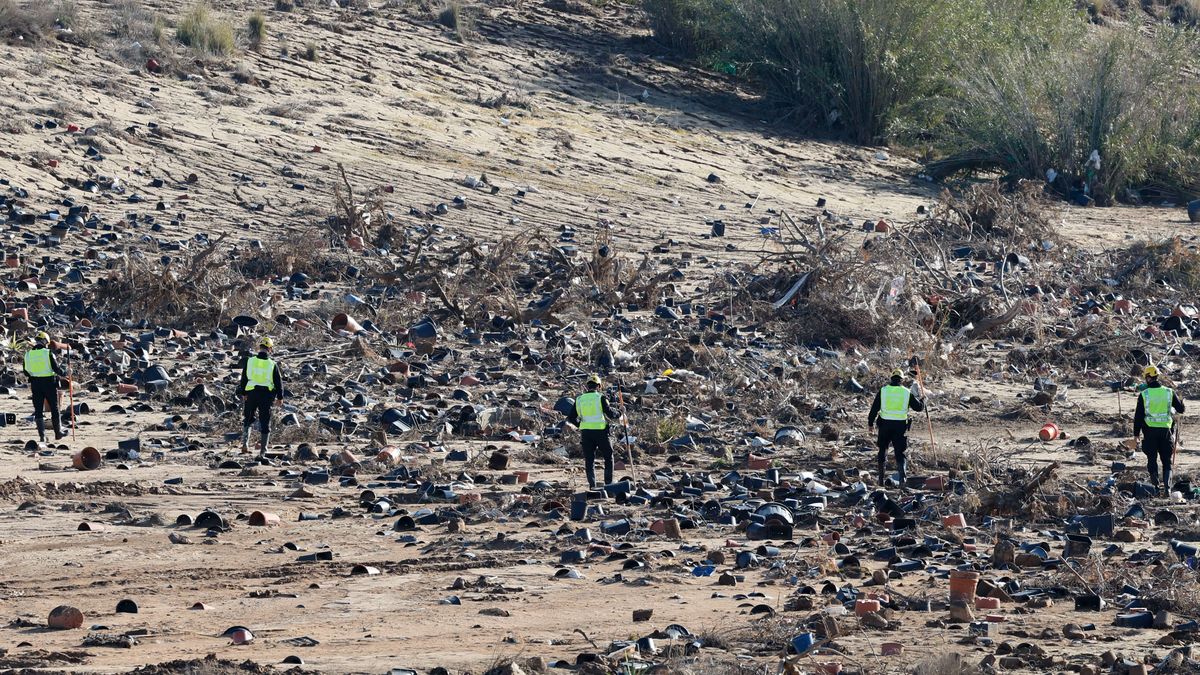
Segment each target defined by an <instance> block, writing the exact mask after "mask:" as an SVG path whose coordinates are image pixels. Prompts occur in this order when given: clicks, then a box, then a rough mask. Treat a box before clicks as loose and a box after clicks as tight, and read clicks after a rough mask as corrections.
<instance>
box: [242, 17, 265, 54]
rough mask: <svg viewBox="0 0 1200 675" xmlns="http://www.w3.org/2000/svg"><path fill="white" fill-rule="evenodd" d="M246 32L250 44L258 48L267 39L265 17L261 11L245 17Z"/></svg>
mask: <svg viewBox="0 0 1200 675" xmlns="http://www.w3.org/2000/svg"><path fill="white" fill-rule="evenodd" d="M246 32H247V34H248V35H249V38H250V46H251V47H254V48H255V49H258V47H260V46H261V45H262V43H263V40H266V39H267V17H265V16H263V13H262V12H254V13H253V14H251V15H250V16H249V17H248V18H247V19H246Z"/></svg>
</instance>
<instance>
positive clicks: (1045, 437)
mask: <svg viewBox="0 0 1200 675" xmlns="http://www.w3.org/2000/svg"><path fill="white" fill-rule="evenodd" d="M1059 433H1061V430H1060V429H1059V428H1058V425H1057V424H1055V423H1054V422H1046V424H1045V425H1044V426H1042V429H1041V431H1039V432H1038V438H1040V439H1042V442H1043V443H1049V442H1050V441H1052V440H1054V439H1056V438H1058V435H1059Z"/></svg>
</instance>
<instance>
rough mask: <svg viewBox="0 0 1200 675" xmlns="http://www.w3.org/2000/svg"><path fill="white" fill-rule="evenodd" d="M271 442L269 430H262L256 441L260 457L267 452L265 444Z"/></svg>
mask: <svg viewBox="0 0 1200 675" xmlns="http://www.w3.org/2000/svg"><path fill="white" fill-rule="evenodd" d="M270 444H271V432H269V431H267V432H264V433H263V435H262V436H261V437H260V438H259V441H258V455H259V456H260V457H261V456H263V455H265V454H267V446H268V445H270Z"/></svg>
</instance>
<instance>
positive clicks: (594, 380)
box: [588, 375, 600, 384]
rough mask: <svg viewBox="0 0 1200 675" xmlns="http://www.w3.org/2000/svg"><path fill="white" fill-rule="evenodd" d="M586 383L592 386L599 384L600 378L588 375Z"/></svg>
mask: <svg viewBox="0 0 1200 675" xmlns="http://www.w3.org/2000/svg"><path fill="white" fill-rule="evenodd" d="M588 382H590V383H592V384H600V376H599V375H589V376H588Z"/></svg>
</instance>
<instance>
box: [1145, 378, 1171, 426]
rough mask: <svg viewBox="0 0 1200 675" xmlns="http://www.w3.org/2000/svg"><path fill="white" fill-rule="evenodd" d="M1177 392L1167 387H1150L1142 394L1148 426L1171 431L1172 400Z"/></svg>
mask: <svg viewBox="0 0 1200 675" xmlns="http://www.w3.org/2000/svg"><path fill="white" fill-rule="evenodd" d="M1173 398H1175V392H1173V391H1171V390H1170V389H1167V388H1166V387H1148V388H1146V389H1145V390H1144V391H1143V392H1142V404H1143V408H1144V411H1145V413H1146V426H1148V427H1153V428H1155V429H1170V428H1171V425H1172V424H1173V422H1174V421H1173V420H1172V419H1171V400H1172V399H1173Z"/></svg>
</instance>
